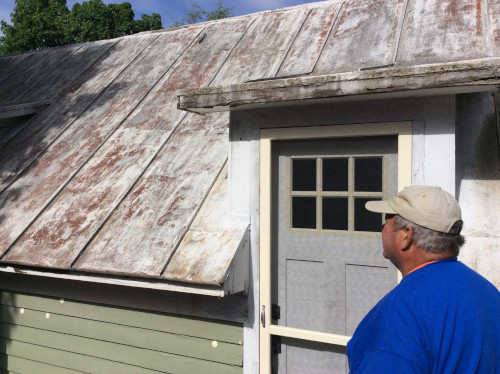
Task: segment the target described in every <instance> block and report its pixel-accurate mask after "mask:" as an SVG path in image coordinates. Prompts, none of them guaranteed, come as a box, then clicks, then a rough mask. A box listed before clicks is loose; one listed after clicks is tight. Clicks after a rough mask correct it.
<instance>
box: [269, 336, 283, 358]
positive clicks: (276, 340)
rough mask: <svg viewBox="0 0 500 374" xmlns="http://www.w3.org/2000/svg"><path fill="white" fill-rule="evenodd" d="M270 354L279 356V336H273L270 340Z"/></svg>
mask: <svg viewBox="0 0 500 374" xmlns="http://www.w3.org/2000/svg"><path fill="white" fill-rule="evenodd" d="M271 345H272V348H271V349H272V352H273V355H279V354H280V353H281V336H278V335H274V336H273V338H272V343H271Z"/></svg>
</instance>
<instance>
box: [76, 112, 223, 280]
mask: <svg viewBox="0 0 500 374" xmlns="http://www.w3.org/2000/svg"><path fill="white" fill-rule="evenodd" d="M228 127H229V123H228V116H227V115H226V114H225V113H224V114H220V113H216V114H212V115H209V116H204V117H200V116H196V115H194V114H190V115H189V116H188V117H186V119H185V120H184V121H183V123H182V125H181V126H179V128H178V129H177V131H176V132H175V133H174V134H172V137H171V139H170V140H169V141H168V142H167V144H166V146H165V148H164V149H163V150H162V151H161V153H160V154H159V155H158V157H157V158H156V159H155V160H154V162H153V163H152V164H151V166H150V167H149V168H148V170H147V171H146V173H145V174H144V176H143V177H142V178H141V180H140V181H139V182H138V183H137V185H136V186H135V187H134V189H133V190H132V191H131V193H130V194H129V195H128V196H127V197H126V198H125V199H124V201H123V202H122V203H121V204H120V206H119V207H118V208H117V209H116V210H115V212H114V213H113V215H112V216H111V217H110V219H109V220H108V222H106V224H105V225H104V227H103V228H102V229H101V230H100V231H99V233H98V234H97V235H96V236H95V238H94V239H93V240H92V242H91V243H90V245H89V246H88V247H87V248H86V249H85V251H84V252H83V254H82V255H81V257H80V258H79V260H78V261H77V262H76V264H75V265H74V269H77V270H82V271H91V272H104V273H110V274H118V275H132V276H137V277H160V275H161V273H162V271H163V269H164V267H165V265H166V264H167V262H168V260H169V258H170V256H171V255H172V254H173V252H174V250H175V248H176V247H177V245H178V243H179V241H180V239H181V238H182V237H183V236H184V234H185V232H186V231H187V229H188V227H189V225H190V223H191V222H192V220H193V219H194V218H195V216H196V213H197V209H199V207H200V206H201V204H202V202H203V200H204V199H205V196H206V195H207V193H208V192H209V191H210V189H211V187H212V184H213V183H214V182H215V180H216V178H217V175H218V174H219V172H220V170H221V169H222V167H223V164H224V162H225V160H226V157H227V148H228ZM179 150H182V151H179ZM131 233H133V234H131Z"/></svg>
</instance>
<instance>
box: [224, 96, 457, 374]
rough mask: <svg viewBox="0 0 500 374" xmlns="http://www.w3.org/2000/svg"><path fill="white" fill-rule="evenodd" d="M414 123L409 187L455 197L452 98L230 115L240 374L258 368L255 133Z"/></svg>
mask: <svg viewBox="0 0 500 374" xmlns="http://www.w3.org/2000/svg"><path fill="white" fill-rule="evenodd" d="M408 120H409V121H412V122H413V132H414V137H413V161H412V163H413V166H412V175H413V177H412V180H413V184H425V183H426V184H431V185H437V186H441V187H442V188H444V189H445V190H447V191H450V192H451V193H453V194H454V193H455V128H454V125H455V96H450V95H446V96H439V97H427V98H405V99H391V100H365V101H357V102H354V101H352V102H338V103H334V104H323V105H310V106H309V105H308V106H305V105H301V106H293V107H281V108H274V109H254V110H236V111H233V112H231V135H230V136H231V146H230V148H231V149H230V160H229V197H228V198H229V200H230V204H229V205H230V206H231V212H230V213H231V214H235V215H239V216H245V215H246V214H248V215H249V218H250V221H251V227H250V229H251V233H250V264H251V271H250V283H249V312H248V315H249V318H248V322H247V323H246V324H245V328H244V365H243V367H244V373H245V374H255V373H258V365H259V361H258V360H259V320H258V316H259V307H260V303H259V268H258V264H259V136H260V135H259V134H260V129H261V128H271V127H294V126H322V125H323V126H324V125H335V124H354V123H374V126H376V122H390V121H408Z"/></svg>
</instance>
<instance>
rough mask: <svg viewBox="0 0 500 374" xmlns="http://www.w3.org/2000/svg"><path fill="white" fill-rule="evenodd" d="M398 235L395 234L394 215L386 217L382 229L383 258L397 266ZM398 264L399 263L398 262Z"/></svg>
mask: <svg viewBox="0 0 500 374" xmlns="http://www.w3.org/2000/svg"><path fill="white" fill-rule="evenodd" d="M396 234H397V233H396V232H394V214H386V215H385V224H384V226H383V228H382V246H383V248H384V252H383V256H384V257H385V258H387V259H388V260H390V261H391V262H392V263H393V264H395V261H396V258H397V257H396V256H397V245H396V239H397V235H396ZM396 262H397V261H396Z"/></svg>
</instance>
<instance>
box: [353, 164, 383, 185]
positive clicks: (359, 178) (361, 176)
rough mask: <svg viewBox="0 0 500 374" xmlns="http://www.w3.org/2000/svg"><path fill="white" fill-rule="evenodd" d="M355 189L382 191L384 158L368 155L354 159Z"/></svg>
mask: <svg viewBox="0 0 500 374" xmlns="http://www.w3.org/2000/svg"><path fill="white" fill-rule="evenodd" d="M354 189H355V190H356V191H364V192H381V191H382V158H381V157H366V158H356V159H355V160H354Z"/></svg>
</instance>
